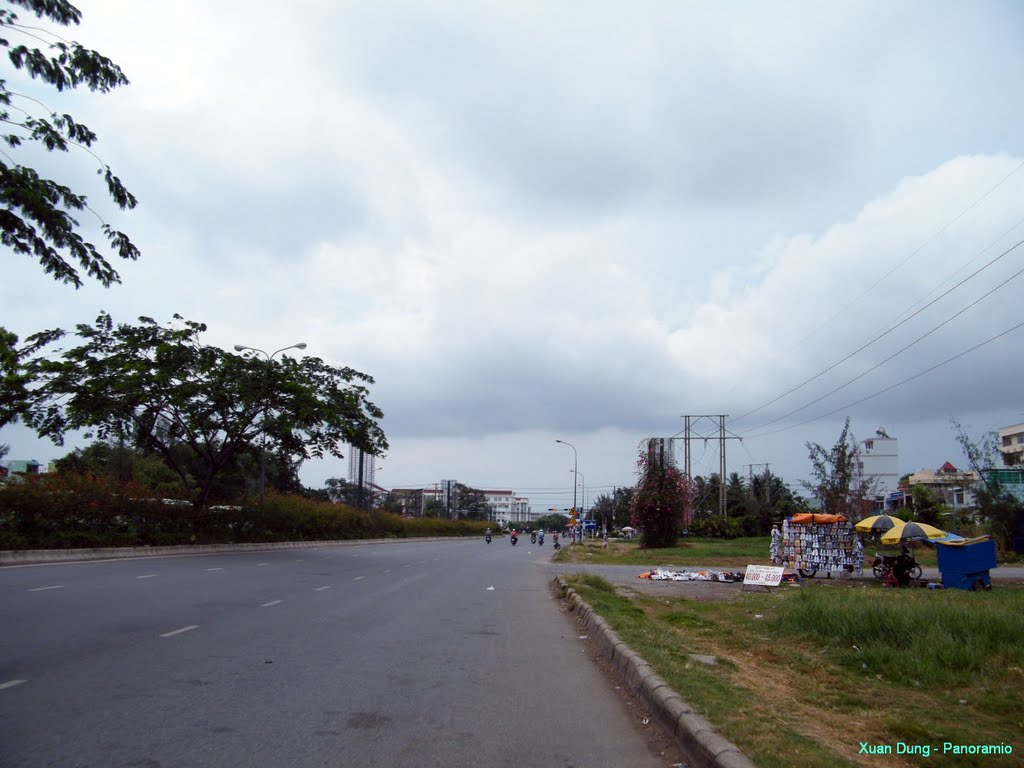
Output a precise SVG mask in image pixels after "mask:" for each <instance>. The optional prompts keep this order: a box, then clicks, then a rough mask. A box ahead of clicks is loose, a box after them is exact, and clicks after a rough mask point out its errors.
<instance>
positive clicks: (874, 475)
mask: <svg viewBox="0 0 1024 768" xmlns="http://www.w3.org/2000/svg"><path fill="white" fill-rule="evenodd" d="M861 446H862V447H861V450H860V457H859V459H858V468H859V469H860V471H861V474H862V475H863V477H864V479H865V480H867V481H869V482H871V484H872V486H873V488H872V491H873V492H874V494H875V495H876V496H882V497H885V496H888V495H889V494H890V493H896V492H897V491H898V490H899V485H900V443H899V440H897V439H896V438H895V437H890V436H889V435H888V434H887V433H886V431H885V429H883V428H882V427H879V428H878V429H877V430H876V431H875V436H874V437H871V438H868V439H867V440H861Z"/></svg>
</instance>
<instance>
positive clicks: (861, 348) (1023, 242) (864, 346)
mask: <svg viewBox="0 0 1024 768" xmlns="http://www.w3.org/2000/svg"><path fill="white" fill-rule="evenodd" d="M1021 245H1024V240H1020V241H1018V242H1017V243H1016V244H1015V245H1012V246H1010V247H1009V248H1007V249H1006V250H1005V251H1003V252H1002V253H1000V254H999V255H998V256H996V257H995V258H993V259H991V260H990V261H989V262H987V263H986V264H985V265H984V266H982V267H979V268H978V269H976V270H975V271H974V272H972V273H971V274H969V275H968V276H967V277H965V278H964V279H963V280H961V281H960V282H958V283H957V284H956V285H954V286H953V287H951V288H949V289H947V290H946V291H943V292H942V293H940V294H939V295H938V296H936V297H935V298H934V299H932V300H931V301H929V302H928V303H927V304H924V305H923V306H922V307H920V308H919V309H917V310H915V311H914V312H912V313H911V314H909V315H907V316H906V317H905V318H903V319H902V320H900V321H898V322H897V323H895V324H894V325H891V326H889V328H887V329H886V330H885V331H882V332H881V333H879V334H878V335H877V336H875V337H874V338H872V339H871V340H870V341H867V342H865V343H864V344H861V345H860V346H859V347H857V349H855V350H854V351H853V352H851V353H850V354H848V355H846V356H845V357H843V358H842V359H841V360H837V361H836V362H834V363H832V364H831V365H829V366H827V367H826V368H824V369H822V370H821V371H819V372H818V373H816V374H815V375H814V376H811V378H809V379H807V380H806V381H804V382H802V383H800V384H797V385H796V386H795V387H793V388H792V389H789V390H787V391H786V392H783V393H782V394H781V395H779V396H778V397H775V398H773V399H772V400H769V401H768V402H767V403H764V404H762V405H759V406H758V407H757V408H754V409H753V410H751V411H747V412H746V413H744V414H743V415H742V416H738V417H737V418H736V421H740V420H742V419H745V418H746V417H747V416H751V415H753V414H755V413H757V412H758V411H760V410H763V409H765V408H767V407H768V406H769V405H772V404H774V403H777V402H778V401H779V400H781V399H782V398H784V397H787V396H789V395H791V394H793V393H794V392H796V391H797V390H800V389H803V388H804V387H806V386H807V385H808V384H810V383H811V382H812V381H817V380H818V379H820V378H821V377H822V376H824V375H825V374H826V373H828V372H829V371H831V370H832V369H833V368H835V367H836V366H839V365H842V364H843V363H845V362H846V361H847V360H849V359H850V358H851V357H854V356H855V355H857V354H859V353H860V352H863V351H864V350H865V349H867V348H868V347H870V346H871V345H872V344H875V343H876V342H878V341H880V340H881V339H883V338H885V337H886V336H888V335H889V334H890V333H892V332H893V331H895V330H896V329H897V328H900V327H901V326H903V325H905V324H906V323H908V322H909V321H910V320H912V319H913V318H915V317H917V316H918V315H919V314H921V313H922V312H924V311H925V310H926V309H928V308H929V307H930V306H932V305H934V304H935V303H936V302H938V301H939V300H941V299H943V298H945V297H946V296H948V295H949V294H951V293H952V292H953V291H955V290H956V289H957V288H959V287H960V286H962V285H963V284H964V283H966V282H967V281H968V280H971V279H973V278H974V277H976V276H977V275H979V274H981V273H982V272H984V271H985V270H986V269H988V268H989V267H991V266H992V265H993V264H995V263H996V262H997V261H999V260H1000V259H1002V258H1003V257H1004V256H1006V255H1007V254H1008V253H1011V252H1012V251H1014V250H1016V249H1017V248H1019V247H1020V246H1021ZM755 429H758V427H755Z"/></svg>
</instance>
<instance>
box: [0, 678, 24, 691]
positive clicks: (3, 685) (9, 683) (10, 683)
mask: <svg viewBox="0 0 1024 768" xmlns="http://www.w3.org/2000/svg"><path fill="white" fill-rule="evenodd" d="M27 682H28V681H27V680H8V681H7V682H6V683H0V691H2V690H3V689H4V688H13V687H14V686H16V685H21V684H22V683H27Z"/></svg>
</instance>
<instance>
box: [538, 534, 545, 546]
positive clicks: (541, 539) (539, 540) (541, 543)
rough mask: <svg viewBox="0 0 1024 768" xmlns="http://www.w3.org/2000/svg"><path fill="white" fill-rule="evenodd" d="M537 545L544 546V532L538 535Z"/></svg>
mask: <svg viewBox="0 0 1024 768" xmlns="http://www.w3.org/2000/svg"><path fill="white" fill-rule="evenodd" d="M537 546H540V547H543V546H544V534H543V533H541V534H538V535H537Z"/></svg>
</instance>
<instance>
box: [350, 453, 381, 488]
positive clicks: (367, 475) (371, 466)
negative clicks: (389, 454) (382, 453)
mask: <svg viewBox="0 0 1024 768" xmlns="http://www.w3.org/2000/svg"><path fill="white" fill-rule="evenodd" d="M360 457H362V459H363V483H364V484H366V485H376V484H377V457H376V456H374V455H373V454H372V453H365V452H364V451H362V450H360V449H359V448H356V447H354V446H351V445H350V446H349V451H348V478H347V480H348V482H349V485H355V486H358V485H359V458H360Z"/></svg>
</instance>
